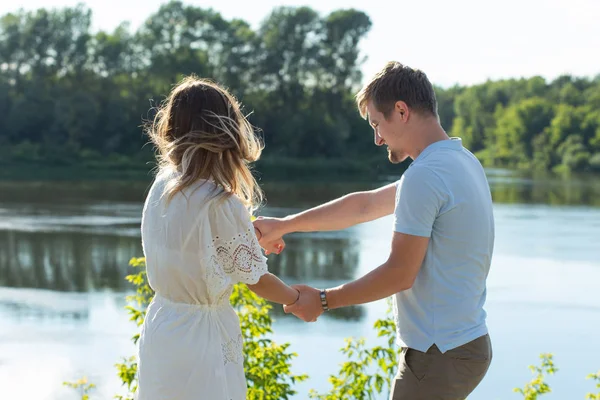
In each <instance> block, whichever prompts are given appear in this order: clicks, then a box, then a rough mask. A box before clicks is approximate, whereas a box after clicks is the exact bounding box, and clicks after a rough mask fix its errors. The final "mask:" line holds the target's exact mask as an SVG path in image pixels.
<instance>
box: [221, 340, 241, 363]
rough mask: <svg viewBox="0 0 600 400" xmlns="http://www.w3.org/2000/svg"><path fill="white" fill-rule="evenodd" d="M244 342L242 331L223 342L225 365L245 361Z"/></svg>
mask: <svg viewBox="0 0 600 400" xmlns="http://www.w3.org/2000/svg"><path fill="white" fill-rule="evenodd" d="M242 343H243V341H242V334H241V333H240V334H239V335H238V336H237V337H236V338H233V339H229V340H228V341H227V342H225V343H222V344H221V350H222V351H223V365H227V363H235V364H242V363H243V362H244V357H243V354H242Z"/></svg>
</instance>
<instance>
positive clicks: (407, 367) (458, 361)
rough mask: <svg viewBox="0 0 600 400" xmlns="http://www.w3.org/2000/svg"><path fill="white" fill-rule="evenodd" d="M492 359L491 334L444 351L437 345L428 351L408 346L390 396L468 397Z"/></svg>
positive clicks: (395, 399)
mask: <svg viewBox="0 0 600 400" xmlns="http://www.w3.org/2000/svg"><path fill="white" fill-rule="evenodd" d="M491 361H492V345H491V342H490V337H489V335H484V336H481V337H479V338H477V339H475V340H473V341H472V342H469V343H467V344H465V345H463V346H460V347H457V348H455V349H452V350H448V351H447V352H446V353H444V354H442V353H441V352H440V350H439V349H438V347H437V346H436V345H433V346H431V347H430V348H429V350H427V352H426V353H423V352H421V351H418V350H414V349H410V348H408V349H407V348H404V349H402V353H401V354H400V364H399V367H398V375H397V376H396V380H395V382H393V383H392V393H391V395H390V400H464V399H466V398H467V396H468V395H469V394H470V393H471V392H472V391H473V390H474V389H475V388H476V387H477V385H479V382H481V380H482V379H483V377H484V376H485V374H486V373H487V371H488V368H489V366H490V363H491Z"/></svg>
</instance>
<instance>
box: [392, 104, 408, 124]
mask: <svg viewBox="0 0 600 400" xmlns="http://www.w3.org/2000/svg"><path fill="white" fill-rule="evenodd" d="M394 112H397V113H399V114H400V117H401V118H402V120H403V121H405V122H406V120H407V119H408V117H409V115H410V111H409V109H408V105H407V104H406V103H405V102H403V101H401V100H399V101H397V102H396V104H394Z"/></svg>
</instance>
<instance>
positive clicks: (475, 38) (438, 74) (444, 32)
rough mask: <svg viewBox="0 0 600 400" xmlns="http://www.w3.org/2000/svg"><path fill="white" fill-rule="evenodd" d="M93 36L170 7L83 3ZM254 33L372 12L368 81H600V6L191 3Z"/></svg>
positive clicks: (35, 0) (505, 1)
mask: <svg viewBox="0 0 600 400" xmlns="http://www.w3.org/2000/svg"><path fill="white" fill-rule="evenodd" d="M80 1H82V2H83V3H85V4H87V6H88V7H90V8H91V9H92V11H93V15H94V17H93V23H94V28H95V29H103V30H112V29H113V28H114V27H115V26H117V25H118V24H119V23H120V22H122V21H125V20H128V21H130V22H131V25H132V28H134V29H135V28H137V27H138V26H139V25H140V24H141V23H142V22H143V21H144V20H145V18H146V17H147V16H148V15H149V14H151V13H153V12H155V11H157V10H158V8H159V6H160V4H162V3H164V2H165V0H143V1H141V0H80ZM77 2H78V1H77V0H22V1H20V2H11V1H2V2H1V3H0V15H4V14H5V13H7V12H10V11H15V10H16V9H18V8H19V7H23V8H25V9H35V8H40V7H62V6H67V5H69V6H74V5H75V4H76V3H77ZM185 3H187V4H193V5H197V6H199V7H212V8H213V9H215V10H217V11H219V12H221V14H222V15H223V16H224V17H226V18H234V17H236V18H242V19H244V20H246V21H248V22H249V23H250V24H252V25H253V26H257V25H258V23H259V22H260V21H261V20H262V19H263V18H264V17H265V16H266V15H267V14H268V13H269V11H270V10H271V9H272V8H273V7H276V6H280V5H294V6H297V5H307V6H310V7H312V8H313V9H315V10H317V11H318V12H320V13H322V14H326V13H329V12H330V11H333V10H336V9H340V8H356V9H359V10H362V11H364V12H366V13H367V14H368V15H369V16H370V17H371V20H372V22H373V27H372V29H371V31H370V33H369V35H368V36H367V38H366V40H364V41H363V42H362V52H363V54H364V55H366V56H367V57H368V60H367V61H366V62H365V64H364V65H363V71H364V73H365V75H366V76H367V77H368V76H370V75H372V74H373V73H374V72H375V71H377V70H378V69H380V68H381V67H382V66H383V65H384V64H385V62H386V61H389V60H397V61H400V62H402V63H404V64H407V65H410V66H411V67H414V68H420V69H422V70H423V71H425V72H426V73H427V75H428V76H429V78H430V79H431V80H432V81H433V82H434V83H436V84H438V85H442V86H450V85H452V84H454V83H459V84H473V83H479V82H483V81H485V80H486V79H500V78H510V77H522V76H525V77H529V76H533V75H541V76H544V77H546V78H548V79H553V78H555V77H556V76H558V75H561V74H564V73H569V74H573V75H578V76H595V75H597V74H600V0H502V1H498V0H496V1H490V0H411V1H400V0H394V1H389V0H303V1H299V0H296V1H294V0H279V1H273V0H260V1H258V0H257V1H252V0H246V1H242V0H218V1H207V0H203V1H200V0H188V1H185Z"/></svg>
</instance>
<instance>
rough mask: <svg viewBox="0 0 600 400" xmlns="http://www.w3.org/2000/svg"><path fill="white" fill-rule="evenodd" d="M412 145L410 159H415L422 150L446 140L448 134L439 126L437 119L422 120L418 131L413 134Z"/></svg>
mask: <svg viewBox="0 0 600 400" xmlns="http://www.w3.org/2000/svg"><path fill="white" fill-rule="evenodd" d="M413 137H414V145H413V146H412V147H413V148H412V149H411V151H410V154H409V155H410V158H412V159H413V160H414V159H416V158H417V157H418V156H419V154H421V152H422V151H423V150H425V149H426V148H427V147H428V146H429V145H431V144H433V143H435V142H439V141H440V140H448V139H450V138H449V137H448V134H446V131H444V128H442V126H441V125H440V124H439V122H438V121H437V119H426V120H423V121H422V123H421V124H420V126H419V127H418V129H416V130H415V131H414V133H413Z"/></svg>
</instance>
